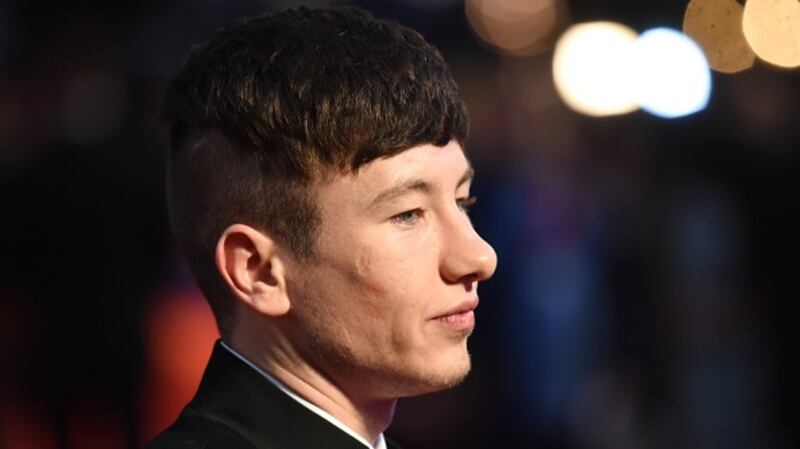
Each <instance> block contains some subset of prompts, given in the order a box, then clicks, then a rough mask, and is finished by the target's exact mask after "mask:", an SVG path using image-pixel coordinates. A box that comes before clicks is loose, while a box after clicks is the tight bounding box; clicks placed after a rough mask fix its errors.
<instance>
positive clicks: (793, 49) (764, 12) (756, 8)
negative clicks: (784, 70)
mask: <svg viewBox="0 0 800 449" xmlns="http://www.w3.org/2000/svg"><path fill="white" fill-rule="evenodd" d="M742 28H743V30H744V36H745V38H746V39H747V42H748V43H749V44H750V47H751V48H752V49H753V51H754V52H755V54H756V55H758V57H759V58H761V59H763V60H764V61H767V62H769V63H770V64H774V65H776V66H779V67H798V66H800V2H798V1H797V0H747V3H745V6H744V15H743V17H742Z"/></svg>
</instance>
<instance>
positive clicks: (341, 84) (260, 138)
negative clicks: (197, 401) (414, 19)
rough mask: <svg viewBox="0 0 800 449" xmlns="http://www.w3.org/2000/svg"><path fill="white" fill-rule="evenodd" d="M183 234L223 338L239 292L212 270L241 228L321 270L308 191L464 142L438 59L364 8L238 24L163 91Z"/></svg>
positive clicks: (175, 221)
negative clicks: (415, 150) (219, 249)
mask: <svg viewBox="0 0 800 449" xmlns="http://www.w3.org/2000/svg"><path fill="white" fill-rule="evenodd" d="M162 118H163V120H164V122H165V124H166V126H167V129H168V134H169V143H170V146H169V158H168V170H167V179H168V181H167V198H168V205H169V215H170V221H171V223H172V227H173V232H174V234H175V236H176V238H177V239H178V241H179V243H180V244H181V246H182V247H183V248H184V251H185V252H186V255H187V258H188V261H189V265H190V267H191V268H192V271H193V273H194V275H195V277H196V279H197V281H198V284H199V285H200V288H201V289H202V290H203V292H204V294H205V295H206V296H207V297H208V299H209V302H210V304H211V307H212V309H213V311H214V313H215V315H216V317H217V321H218V324H219V327H220V331H221V332H222V333H223V335H225V334H226V333H227V332H228V331H229V330H230V326H231V325H232V322H231V315H232V314H231V304H232V303H231V301H230V299H229V298H228V296H229V292H228V289H227V287H226V286H225V284H224V282H223V281H222V279H221V277H220V276H219V274H218V273H217V270H216V267H215V264H214V250H215V247H216V244H217V240H218V239H219V236H220V235H221V233H222V232H223V231H224V229H225V228H226V227H227V226H229V225H231V224H233V223H245V224H249V225H251V226H253V227H256V228H258V229H261V230H263V231H264V232H267V233H269V234H270V235H271V236H272V237H273V238H275V239H276V240H277V241H278V242H280V243H281V244H283V245H285V246H286V247H287V248H288V249H289V250H291V251H292V253H293V254H294V255H295V256H297V257H298V258H300V259H301V260H303V259H304V260H309V259H312V258H313V257H314V246H315V241H316V236H317V230H318V228H319V225H320V218H319V213H318V211H317V209H316V205H315V203H314V201H313V199H312V197H311V195H310V194H309V190H308V186H309V184H310V183H312V182H314V181H316V180H320V179H322V178H323V177H325V176H330V175H334V174H346V173H349V172H354V171H356V170H358V168H359V167H361V166H362V165H364V164H366V163H368V162H370V161H372V160H375V159H378V158H384V157H389V156H392V155H395V154H397V153H399V152H402V151H404V150H406V149H408V148H410V147H413V146H416V145H419V144H424V143H432V144H435V145H440V146H441V145H445V144H446V143H447V142H449V141H450V140H452V139H456V140H458V141H460V142H462V143H463V141H464V139H465V138H466V135H467V128H468V122H467V116H466V111H465V108H464V104H463V102H462V100H461V98H460V96H459V93H458V88H457V86H456V84H455V82H454V80H453V78H452V76H451V74H450V71H449V69H448V68H447V65H446V64H445V62H444V60H443V59H442V56H441V55H440V54H439V52H438V51H437V50H436V49H435V48H433V47H432V46H431V45H430V44H428V43H427V42H426V41H425V40H424V39H423V38H422V36H420V35H419V34H418V33H417V32H415V31H413V30H411V29H409V28H406V27H404V26H402V25H399V24H396V23H393V22H389V21H385V20H380V19H375V18H374V17H372V16H371V15H370V14H368V13H366V12H364V11H361V10H358V9H354V8H330V9H308V8H299V9H291V10H287V11H283V12H278V13H271V14H263V15H259V16H256V17H252V18H246V19H243V20H240V21H237V22H235V23H233V24H231V25H229V26H227V27H224V28H222V29H221V30H219V31H217V32H216V33H215V34H214V35H213V36H212V37H211V39H210V40H208V41H206V42H204V43H202V44H200V45H198V46H196V47H194V48H193V49H192V51H191V53H190V55H189V57H188V59H187V61H186V62H185V63H184V65H183V67H182V68H181V70H180V72H179V73H178V75H177V76H176V77H175V79H173V80H172V81H171V82H170V84H169V86H168V88H167V91H166V94H165V96H164V99H163V104H162Z"/></svg>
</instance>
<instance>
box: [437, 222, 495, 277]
mask: <svg viewBox="0 0 800 449" xmlns="http://www.w3.org/2000/svg"><path fill="white" fill-rule="evenodd" d="M461 218H462V219H461V220H458V221H457V223H456V224H455V225H454V226H452V227H450V229H445V230H444V232H443V234H444V235H443V242H444V245H443V248H442V259H441V267H440V270H441V274H442V277H443V278H444V279H445V280H447V281H449V282H452V283H465V284H466V283H469V284H472V282H475V281H483V280H486V279H489V278H490V277H492V274H494V270H495V268H497V254H496V253H495V251H494V248H492V246H491V245H489V243H487V242H486V240H484V239H483V238H481V236H480V235H478V233H477V232H476V231H475V229H474V228H473V227H472V224H471V223H470V221H469V219H468V218H466V217H465V216H463V215H462V216H461Z"/></svg>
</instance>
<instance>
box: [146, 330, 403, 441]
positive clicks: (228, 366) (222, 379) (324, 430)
mask: <svg viewBox="0 0 800 449" xmlns="http://www.w3.org/2000/svg"><path fill="white" fill-rule="evenodd" d="M386 444H387V446H388V448H389V449H400V448H399V446H397V445H396V444H395V443H393V442H391V441H389V440H388V439H387V441H386ZM189 448H196V449H295V448H296V449H317V448H319V449H365V448H366V447H365V446H364V444H362V443H361V442H359V441H358V440H356V439H355V438H353V437H351V436H350V435H348V434H347V433H345V432H343V431H342V430H341V429H339V428H337V427H336V426H334V425H333V424H331V423H330V422H328V421H326V420H325V419H324V418H322V417H321V416H319V415H317V414H316V413H314V412H313V411H311V410H309V409H308V408H306V407H304V406H303V405H302V404H300V403H298V402H297V401H295V400H294V399H292V398H291V397H289V396H288V395H287V394H286V393H284V392H282V391H281V390H279V389H278V388H277V387H275V385H273V384H272V383H271V382H270V381H269V380H267V379H266V378H264V376H262V375H261V374H260V373H258V372H257V371H256V370H254V369H253V368H251V367H250V366H248V365H247V364H245V363H244V362H242V361H241V360H239V359H238V358H236V356H234V355H233V354H231V353H230V351H228V350H227V349H225V348H223V347H222V346H220V344H219V341H218V342H217V343H216V344H215V345H214V351H213V352H212V354H211V360H210V361H209V362H208V366H207V367H206V371H205V373H204V374H203V380H202V381H201V382H200V387H199V388H198V390H197V394H196V395H195V397H194V399H192V401H191V402H189V404H188V405H187V406H186V408H184V409H183V411H182V412H181V414H180V416H178V419H177V421H176V422H175V424H173V425H172V426H171V427H169V428H168V429H167V430H165V431H164V432H163V433H162V434H161V435H159V436H158V437H157V438H156V439H155V440H154V441H153V442H152V443H151V444H150V446H149V449H189Z"/></svg>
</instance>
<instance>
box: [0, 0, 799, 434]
mask: <svg viewBox="0 0 800 449" xmlns="http://www.w3.org/2000/svg"><path fill="white" fill-rule="evenodd" d="M298 4H299V3H296V2H292V1H264V0H261V1H256V0H227V1H221V0H194V1H189V0H163V1H155V0H136V1H129V2H114V3H111V2H102V1H96V0H95V1H91V0H76V1H71V2H55V1H47V0H28V1H8V0H5V1H3V0H0V254H1V255H2V256H1V257H0V448H2V449H28V448H36V449H62V448H68V449H75V448H81V449H92V448H111V447H115V448H125V449H139V448H142V447H143V446H144V445H145V444H146V443H147V442H148V441H149V440H150V439H151V438H153V436H154V435H155V434H156V433H158V432H159V431H160V430H161V429H163V428H164V427H166V426H167V425H169V424H170V423H171V422H172V420H173V419H174V418H175V416H176V415H177V413H178V411H179V410H180V408H181V407H182V406H183V404H184V403H185V402H186V401H187V400H188V399H189V398H190V397H191V395H192V394H193V392H194V390H195V388H196V385H197V382H198V380H199V376H200V373H201V370H202V368H203V366H204V365H205V362H206V361H207V358H208V355H209V354H210V350H211V345H212V343H213V341H214V339H215V338H216V335H217V334H216V329H215V325H214V322H213V318H212V317H211V314H210V311H209V309H208V307H207V306H206V304H205V302H204V300H203V298H202V296H201V295H200V294H199V293H198V291H197V290H196V288H195V287H194V285H193V283H192V280H191V278H190V276H189V274H188V272H187V269H186V267H185V265H184V262H183V261H182V259H181V256H180V255H179V254H178V252H177V250H176V247H175V244H174V242H173V240H172V238H171V237H170V235H169V229H168V228H169V227H168V223H167V220H166V214H165V204H164V198H163V197H164V194H163V183H164V179H163V177H164V150H165V143H164V142H163V140H162V139H161V136H160V134H159V126H158V122H157V120H156V119H155V111H156V109H157V105H158V100H159V95H160V93H161V92H162V89H163V88H164V86H165V83H166V81H167V80H168V79H169V77H170V76H172V75H173V74H174V73H175V71H176V69H177V67H178V65H179V64H180V62H181V60H182V59H183V57H184V56H185V54H186V53H187V50H188V49H189V47H190V46H191V45H192V44H194V43H197V42H199V41H201V40H203V39H205V38H207V36H208V35H209V34H210V33H211V32H213V31H214V30H215V29H217V28H218V27H219V26H221V25H222V24H224V23H226V22H228V21H230V20H231V19H233V18H236V17H239V16H242V15H254V14H257V13H260V12H262V11H267V10H274V9H281V8H285V7H289V6H297V5H298ZM306 4H310V5H342V4H349V5H357V6H361V7H364V8H366V9H368V10H370V11H372V12H373V13H374V14H376V15H378V16H382V17H389V18H393V19H396V20H398V21H400V22H402V23H404V24H406V25H408V26H411V27H412V28H415V29H417V30H419V31H420V32H421V33H422V34H424V35H425V36H426V37H427V38H428V40H430V41H431V42H432V43H433V44H434V45H436V46H437V47H438V48H439V49H440V50H441V51H442V53H443V54H444V56H445V59H447V60H448V62H449V63H450V64H451V67H452V69H453V71H454V73H455V76H456V78H457V80H458V82H459V83H460V85H461V88H462V91H463V95H464V97H465V99H466V101H467V104H468V107H469V110H470V116H471V121H472V131H471V137H470V140H469V142H468V153H469V156H470V158H471V159H472V161H473V164H474V165H475V167H476V169H477V172H478V175H477V178H476V182H475V184H474V189H473V190H474V192H475V193H476V194H477V196H478V197H479V202H478V204H477V205H476V207H475V208H474V209H473V210H474V214H473V220H474V223H475V226H476V227H477V228H478V230H479V231H480V232H481V233H482V234H483V235H484V237H485V238H486V239H487V240H488V241H489V242H491V243H492V244H493V245H494V246H495V248H496V250H497V253H498V256H499V260H500V263H499V267H498V270H497V273H496V274H495V276H494V278H493V279H491V280H490V281H488V282H486V283H485V284H482V285H481V306H480V308H479V309H478V326H477V329H476V331H475V333H474V335H473V337H472V338H471V340H470V347H471V352H472V355H473V366H474V369H473V372H472V374H471V375H470V376H469V377H468V379H467V380H466V382H465V383H464V384H462V385H461V386H459V387H457V388H455V389H453V390H450V391H447V392H442V393H438V394H434V395H430V396H425V397H419V398H411V399H405V400H403V401H401V403H400V406H399V408H398V413H397V417H396V420H395V423H394V425H393V426H392V427H391V428H390V430H389V431H388V435H389V436H390V437H391V438H393V439H395V440H396V441H398V442H399V443H401V444H402V445H404V446H405V447H406V448H409V449H411V448H422V449H425V448H443V447H462V448H493V447H505V446H515V447H531V448H575V449H578V448H615V449H616V448H623V449H624V448H641V449H648V448H675V447H678V448H690V449H691V448H698V449H714V448H725V449H737V448H777V449H783V448H796V447H800V446H799V445H798V429H797V422H798V421H797V418H798V413H797V399H799V398H798V395H797V379H798V372H797V368H795V367H794V365H793V363H792V359H794V358H796V356H797V355H798V354H797V351H796V350H794V349H792V348H794V347H795V343H794V342H795V341H797V327H796V319H795V317H794V316H793V315H792V313H791V311H790V310H792V309H791V308H790V306H789V304H790V302H791V298H797V297H798V296H797V283H796V280H795V278H794V277H793V275H794V271H796V269H797V268H798V266H797V265H798V264H797V262H796V255H797V247H796V245H795V242H794V241H795V236H796V235H797V221H796V220H797V219H796V216H797V215H796V214H797V212H798V211H797V200H796V199H795V194H794V193H792V192H797V191H796V190H795V187H794V185H795V182H794V181H795V179H796V173H797V169H798V167H797V159H798V158H797V153H798V144H799V143H800V126H799V125H798V117H799V116H800V69H793V68H792V67H793V66H797V65H800V60H798V59H797V58H798V55H800V49H798V45H800V34H799V33H800V11H798V10H800V4H798V3H797V1H796V0H775V1H764V0H749V1H748V4H747V5H744V3H743V2H738V3H737V2H736V1H734V0H727V1H705V2H701V1H698V0H693V1H692V2H691V4H690V3H689V2H685V1H666V2H638V1H633V0H626V1H615V2H593V1H589V0H466V1H464V0H403V1H400V0H395V1H377V0H375V1H367V0H363V1H353V2H335V1H327V2H325V1H309V2H306ZM743 5H744V6H745V9H744V16H743V8H742V6H743ZM770 5H771V6H770ZM775 5H778V6H775ZM748 8H749V10H748ZM769 8H773V10H770V9H769ZM775 8H778V9H775ZM771 11H772V12H771ZM772 13H774V14H773V15H772V16H770V14H772ZM778 15H779V16H780V17H778ZM593 21H613V22H616V23H618V24H619V25H620V26H621V27H623V28H624V29H625V30H627V31H625V32H623V33H622V34H621V36H623V38H618V39H617V40H616V41H613V40H612V41H613V42H616V44H613V45H612V44H608V45H605V44H603V45H599V46H596V47H594V50H592V51H590V55H593V56H594V58H595V59H594V60H592V61H589V62H587V60H586V59H583V60H581V59H580V57H566V56H565V57H564V58H562V59H565V60H572V61H573V62H574V61H576V60H577V61H578V62H579V63H580V62H581V61H583V63H582V65H580V64H579V67H581V68H580V69H569V68H567V69H564V70H566V71H567V72H568V73H571V74H573V75H574V74H583V75H589V76H588V77H586V76H584V77H583V78H582V79H581V80H578V81H576V82H577V83H578V88H577V89H578V93H575V92H570V82H568V81H564V80H560V79H559V78H558V77H557V76H555V75H554V74H558V73H559V70H560V69H557V68H555V67H554V61H556V60H558V59H559V58H557V57H556V56H557V55H558V54H559V52H561V53H562V54H566V52H567V50H565V48H567V45H566V44H564V45H563V46H561V44H562V43H563V42H564V40H563V39H561V38H562V37H563V36H565V35H567V34H568V31H569V30H571V29H574V28H570V27H571V26H572V25H574V24H581V23H587V22H593ZM731 24H733V25H731ZM657 27H668V28H671V29H673V30H676V31H678V32H680V31H682V30H684V31H686V33H687V34H689V35H691V36H692V37H693V38H694V42H697V43H699V44H700V45H701V47H702V49H703V53H702V54H703V55H704V56H703V57H699V58H700V60H702V61H703V63H707V64H710V66H711V69H710V70H709V68H708V66H704V67H699V66H697V64H695V65H694V66H691V68H689V69H686V70H683V71H678V72H675V73H673V72H671V71H670V70H671V69H673V68H675V67H676V66H677V64H678V62H676V61H678V59H674V58H673V57H672V56H671V53H670V51H666V50H665V48H673V47H670V46H671V45H672V44H668V45H667V46H666V47H663V46H662V47H659V48H660V49H656V50H652V49H650V50H647V49H645V50H641V48H644V47H643V46H641V45H639V46H638V47H637V48H639V50H637V51H638V52H639V53H638V54H639V55H640V56H641V55H642V54H644V55H645V56H647V57H648V58H649V59H647V61H648V62H647V63H645V64H642V62H641V60H640V61H639V62H638V64H639V66H638V69H637V68H633V69H631V68H630V67H631V64H632V63H630V61H629V62H628V63H625V64H623V63H622V62H620V61H621V57H620V56H619V55H617V56H614V55H607V54H606V53H605V52H607V51H608V50H609V49H612V48H621V47H620V45H617V44H619V43H620V42H623V41H624V42H626V44H625V45H627V43H628V42H629V41H633V40H635V39H637V37H636V36H637V35H639V34H640V33H643V32H644V31H646V30H648V29H652V28H657ZM618 28H619V27H618ZM625 33H627V34H625ZM743 33H744V34H746V36H743ZM747 33H749V34H747ZM601 34H602V33H601ZM745 37H746V38H747V39H745ZM626 39H627V40H626ZM585 40H586V39H584V41H585ZM641 40H643V39H642V38H639V41H641ZM589 41H594V42H599V41H598V40H596V39H589ZM637 42H638V41H637ZM557 44H558V45H559V48H556V47H557ZM615 45H617V46H616V47H615ZM632 45H633V44H632ZM692 45H695V44H691V45H689V47H691V46H692ZM681 46H682V47H681ZM678 47H681V48H687V45H686V44H685V43H683V44H681V43H677V44H675V48H678ZM625 48H628V47H625ZM695 48H696V45H695ZM562 50H563V51H562ZM626 51H627V50H626ZM634 53H635V52H634ZM626 54H628V53H626ZM576 58H577V59H576ZM584 58H586V57H585V56H584ZM615 58H616V59H615ZM671 58H672V59H671ZM623 59H624V58H623ZM690 59H691V58H690ZM693 61H695V62H697V61H698V57H697V56H695V57H694V59H693ZM626 64H628V65H626ZM633 65H635V64H633ZM701 65H702V64H701ZM623 66H624V67H628V69H630V70H628V69H625V70H628V71H627V72H625V71H623V69H622V68H621V67H623ZM698 67H699V68H698ZM570 70H571V72H570ZM561 73H563V70H562V71H561ZM626 74H627V75H626ZM631 74H632V75H631ZM690 74H694V75H697V76H699V78H696V79H695V78H687V77H688V76H689V75H690ZM620 77H622V78H620ZM619 79H625V80H626V82H625V83H619V82H616V83H614V82H613V80H617V81H619ZM609 80H611V81H609ZM653 80H657V81H658V82H659V83H662V84H658V83H656V84H653V83H651V84H647V83H646V82H645V81H647V82H649V81H653ZM697 80H699V81H697ZM573 81H574V80H573ZM581 83H583V84H581ZM604 83H605V84H604ZM676 83H677V84H676ZM642 86H645V87H642ZM670 86H671V87H670ZM676 86H677V88H676ZM697 86H701V87H703V86H705V87H703V89H700V90H699V91H698V89H696V87H697ZM628 88H630V89H628ZM581 89H583V90H582V91H581ZM615 89H616V90H615ZM626 89H628V90H627V91H626ZM631 89H632V90H631ZM669 89H672V90H669ZM633 91H635V92H633ZM695 91H697V92H699V93H696V95H695V97H693V99H687V100H685V101H683V103H682V104H684V105H685V106H687V105H688V106H687V107H688V109H686V110H684V111H681V110H675V109H674V108H673V109H671V110H669V111H671V112H669V111H668V112H667V113H664V112H663V108H661V109H659V108H660V106H659V105H657V104H655V103H653V102H652V101H650V100H648V99H647V98H649V97H647V95H648V94H654V93H657V92H661V93H664V92H668V95H662V97H667V98H668V99H669V98H672V99H677V100H681V99H683V98H684V97H683V94H684V93H686V92H695ZM581 92H583V94H581ZM587 92H588V94H589V97H590V98H588V99H586V98H583V99H582V98H581V95H584V96H585V94H586V93H587ZM609 92H610V93H614V95H610V94H609V95H606V96H605V97H607V98H605V100H603V99H600V100H598V99H597V98H594V99H593V98H591V95H592V94H593V93H594V94H598V93H609ZM620 92H621V93H620ZM626 92H627V93H626ZM631 92H633V93H631ZM615 95H616V96H615ZM620 95H621V96H620ZM625 95H627V97H625ZM600 96H601V97H602V95H600ZM604 101H605V103H604ZM654 101H655V100H654ZM679 103H680V101H679ZM609 104H610V105H611V106H609ZM604 107H606V109H603V108H604ZM609 108H610V109H609ZM668 109H669V108H668Z"/></svg>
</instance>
